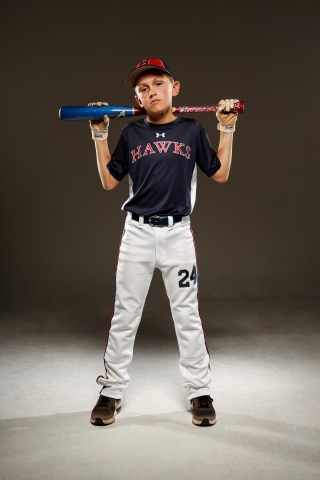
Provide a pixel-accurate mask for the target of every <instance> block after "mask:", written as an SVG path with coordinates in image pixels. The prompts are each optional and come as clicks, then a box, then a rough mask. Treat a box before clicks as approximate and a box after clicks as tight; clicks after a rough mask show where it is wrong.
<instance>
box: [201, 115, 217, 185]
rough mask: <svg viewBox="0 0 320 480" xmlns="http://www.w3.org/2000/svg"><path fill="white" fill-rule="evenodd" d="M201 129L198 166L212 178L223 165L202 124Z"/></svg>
mask: <svg viewBox="0 0 320 480" xmlns="http://www.w3.org/2000/svg"><path fill="white" fill-rule="evenodd" d="M199 127H200V129H199V134H198V139H197V154H196V164H197V165H198V166H199V168H200V170H202V171H203V172H204V173H205V174H206V175H207V176H208V177H212V175H214V174H215V173H216V172H217V171H218V170H219V168H220V167H221V163H220V160H219V158H218V156H217V152H215V151H214V150H213V149H212V148H211V144H210V140H209V137H208V135H207V132H206V131H205V129H204V128H203V126H202V125H201V124H200V123H199Z"/></svg>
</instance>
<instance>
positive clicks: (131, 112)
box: [59, 101, 244, 120]
mask: <svg viewBox="0 0 320 480" xmlns="http://www.w3.org/2000/svg"><path fill="white" fill-rule="evenodd" d="M217 109H218V105H202V106H185V107H172V112H173V113H205V112H208V113H212V112H216V111H217ZM230 112H237V113H243V112H244V103H243V102H242V101H240V102H237V103H235V104H234V109H232V110H230ZM146 113H147V112H146V111H145V109H144V108H140V107H122V106H120V105H102V106H101V107H97V106H95V105H94V106H83V107H61V108H60V111H59V116H60V118H61V120H98V119H102V118H103V117H104V115H108V117H109V118H121V117H132V116H136V115H146Z"/></svg>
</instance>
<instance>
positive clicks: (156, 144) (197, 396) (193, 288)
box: [90, 58, 238, 426]
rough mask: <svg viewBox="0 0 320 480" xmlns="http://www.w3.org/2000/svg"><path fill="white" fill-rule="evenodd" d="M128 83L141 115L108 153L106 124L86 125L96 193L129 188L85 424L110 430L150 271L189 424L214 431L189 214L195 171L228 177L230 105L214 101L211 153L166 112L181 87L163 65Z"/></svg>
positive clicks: (196, 130) (149, 62) (199, 134)
mask: <svg viewBox="0 0 320 480" xmlns="http://www.w3.org/2000/svg"><path fill="white" fill-rule="evenodd" d="M126 83H127V85H129V87H131V88H133V89H134V92H135V98H136V101H137V102H138V104H139V105H140V106H141V107H144V108H145V110H146V112H147V115H146V118H143V119H140V120H137V121H134V122H131V123H128V124H127V125H126V126H125V127H124V128H123V130H122V133H121V136H120V139H119V142H118V144H117V146H116V149H115V151H114V152H113V155H112V156H111V155H110V152H109V146H108V141H107V137H108V126H109V119H108V117H105V118H104V120H103V121H99V120H98V121H91V122H90V127H91V130H92V138H93V140H94V141H95V147H96V157H97V163H98V170H99V174H100V178H101V182H102V185H103V187H104V188H105V189H106V190H112V189H113V188H115V187H116V186H117V185H118V184H119V183H120V181H121V180H122V179H123V178H124V177H125V176H126V175H128V177H129V191H130V196H129V198H128V200H127V201H126V202H125V203H124V204H123V206H122V209H123V210H125V211H126V212H127V217H126V222H125V229H124V233H123V236H122V239H121V245H120V250H119V258H118V266H117V273H116V297H115V305H114V312H113V316H112V319H111V326H110V331H109V337H108V341H107V345H106V350H105V354H104V365H105V375H104V376H99V377H98V378H97V383H98V384H99V385H102V387H103V388H102V390H101V392H100V396H99V399H98V402H97V404H96V406H95V407H94V409H93V410H92V413H91V420H90V421H91V423H92V424H93V425H101V426H102V425H109V424H111V423H113V422H114V421H115V415H116V414H117V413H118V412H119V411H120V408H121V399H122V396H123V391H124V389H125V388H126V387H128V384H129V375H128V372H127V368H128V365H129V364H130V362H131V360H132V355H133V344H134V340H135V336H136V332H137V329H138V326H139V323H140V319H141V314H142V310H143V307H144V303H145V299H146V296H147V293H148V289H149V286H150V282H151V279H152V275H153V272H154V269H155V268H159V269H160V271H161V273H162V277H163V281H164V284H165V288H166V292H167V295H168V298H169V302H170V307H171V312H172V318H173V321H174V326H175V331H176V335H177V340H178V345H179V351H180V361H179V364H180V370H181V373H182V377H183V379H184V383H183V385H184V387H185V388H186V389H187V398H188V399H189V400H190V403H191V411H192V414H193V417H192V422H193V423H194V424H195V425H199V426H210V425H214V424H215V423H216V414H215V411H214V408H213V406H212V402H213V400H212V398H211V397H210V390H209V386H208V385H209V383H210V381H211V375H210V365H209V353H208V349H207V346H206V342H205V337H204V333H203V329H202V323H201V319H200V315H199V307H198V297H197V293H198V285H197V261H196V252H195V244H194V238H193V232H192V229H191V224H190V214H191V212H192V210H193V207H194V203H195V198H196V179H197V166H198V167H199V168H200V170H202V172H204V173H205V174H206V175H207V176H208V177H211V178H212V179H213V180H215V181H217V182H225V181H226V180H227V179H228V175H229V171H230V166H231V155H232V140H233V132H234V130H235V123H236V120H237V114H236V113H231V112H230V109H232V108H233V105H234V102H236V101H238V100H221V101H220V103H219V109H218V112H217V118H218V121H219V123H218V130H220V143H219V147H218V151H217V152H215V151H214V150H213V149H212V148H211V146H210V142H209V139H208V137H207V134H206V132H205V130H204V128H203V127H202V125H201V124H200V123H199V122H197V121H196V120H194V119H191V118H182V117H176V116H175V115H173V113H172V98H173V97H176V96H177V95H178V93H179V89H180V83H179V82H178V81H177V80H175V78H174V76H173V73H172V72H171V70H170V69H169V67H168V66H167V65H166V64H165V63H163V62H162V61H161V60H158V59H155V58H149V59H144V60H142V61H141V62H140V63H139V64H138V65H137V66H136V68H135V69H134V70H133V71H132V72H131V73H130V74H129V75H128V77H127V79H126ZM103 104H104V105H106V103H102V102H97V103H93V104H90V105H98V106H101V105H103ZM228 112H230V113H228Z"/></svg>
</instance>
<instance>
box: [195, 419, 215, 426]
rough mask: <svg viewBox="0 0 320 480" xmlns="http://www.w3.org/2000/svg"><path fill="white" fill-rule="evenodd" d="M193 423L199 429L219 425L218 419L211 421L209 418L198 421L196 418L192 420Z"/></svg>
mask: <svg viewBox="0 0 320 480" xmlns="http://www.w3.org/2000/svg"><path fill="white" fill-rule="evenodd" d="M192 423H193V424H194V425H197V427H212V425H215V424H216V423H217V419H216V418H214V419H213V420H209V419H208V418H203V419H202V420H197V419H196V418H193V419H192Z"/></svg>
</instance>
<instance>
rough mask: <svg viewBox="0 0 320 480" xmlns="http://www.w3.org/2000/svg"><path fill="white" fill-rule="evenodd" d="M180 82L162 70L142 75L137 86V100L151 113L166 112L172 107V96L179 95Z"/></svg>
mask: <svg viewBox="0 0 320 480" xmlns="http://www.w3.org/2000/svg"><path fill="white" fill-rule="evenodd" d="M179 90H180V83H179V82H177V81H173V80H172V79H171V78H169V77H168V75H165V74H163V73H161V72H157V71H154V72H149V73H146V74H142V75H140V77H138V79H137V83H136V86H135V92H136V97H135V98H136V101H137V102H138V104H139V105H140V107H143V108H145V109H146V111H147V112H150V113H155V114H157V113H161V112H165V111H166V110H167V109H168V108H169V107H172V97H175V96H176V95H178V93H179Z"/></svg>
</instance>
